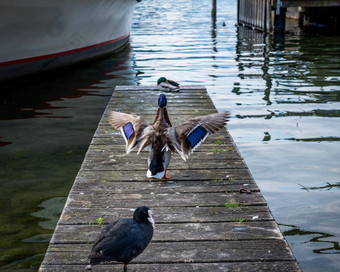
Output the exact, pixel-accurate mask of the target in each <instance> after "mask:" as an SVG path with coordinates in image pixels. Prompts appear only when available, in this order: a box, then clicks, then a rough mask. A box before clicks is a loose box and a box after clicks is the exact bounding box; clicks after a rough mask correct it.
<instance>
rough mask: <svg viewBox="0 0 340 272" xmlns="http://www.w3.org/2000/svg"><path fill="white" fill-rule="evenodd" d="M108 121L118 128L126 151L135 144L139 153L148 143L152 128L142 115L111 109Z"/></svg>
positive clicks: (131, 148)
mask: <svg viewBox="0 0 340 272" xmlns="http://www.w3.org/2000/svg"><path fill="white" fill-rule="evenodd" d="M109 122H110V124H111V126H113V127H114V128H115V129H120V131H121V133H122V136H123V138H124V140H125V142H126V153H130V152H131V151H132V150H133V149H134V148H135V147H136V146H138V147H139V150H138V153H139V152H140V151H141V150H143V149H144V148H145V147H147V146H148V145H149V144H150V141H151V137H152V135H153V132H154V128H153V127H152V126H150V125H149V124H148V123H147V122H146V121H145V120H144V118H143V117H141V116H138V115H135V114H127V113H122V112H115V111H111V112H110V113H109Z"/></svg>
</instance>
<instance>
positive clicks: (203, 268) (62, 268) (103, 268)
mask: <svg viewBox="0 0 340 272" xmlns="http://www.w3.org/2000/svg"><path fill="white" fill-rule="evenodd" d="M41 270H42V271H46V272H74V271H84V270H85V267H84V265H42V267H41ZM93 271H98V272H109V271H110V272H116V271H117V272H121V271H122V265H121V264H110V265H105V264H104V265H100V266H96V267H95V268H94V269H93ZM128 271H129V272H140V271H149V272H160V271H161V272H183V271H185V272H207V271H247V272H258V271H275V272H287V271H290V272H297V271H301V270H300V268H299V266H298V264H297V263H296V262H294V261H280V262H264V261H259V262H243V263H241V262H227V263H223V262H219V263H210V262H207V263H202V262H200V263H174V264H171V265H169V264H156V263H152V264H134V263H131V264H129V265H128Z"/></svg>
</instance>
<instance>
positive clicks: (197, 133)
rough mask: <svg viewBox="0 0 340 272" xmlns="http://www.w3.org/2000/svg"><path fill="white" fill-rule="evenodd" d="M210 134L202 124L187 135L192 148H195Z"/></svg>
mask: <svg viewBox="0 0 340 272" xmlns="http://www.w3.org/2000/svg"><path fill="white" fill-rule="evenodd" d="M208 134H209V132H208V131H206V130H205V129H204V128H203V127H201V126H198V127H196V128H195V129H194V130H192V131H191V132H190V133H189V135H188V137H187V139H188V141H189V143H190V146H191V149H194V148H195V146H196V145H198V144H200V143H201V142H202V141H203V140H204V139H205V137H206V136H208Z"/></svg>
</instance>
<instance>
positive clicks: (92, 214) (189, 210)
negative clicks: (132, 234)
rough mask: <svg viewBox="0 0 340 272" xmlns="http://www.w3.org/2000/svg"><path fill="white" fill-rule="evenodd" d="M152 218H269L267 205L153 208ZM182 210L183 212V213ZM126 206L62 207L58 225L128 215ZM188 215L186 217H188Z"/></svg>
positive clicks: (162, 221) (162, 220)
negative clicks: (107, 207)
mask: <svg viewBox="0 0 340 272" xmlns="http://www.w3.org/2000/svg"><path fill="white" fill-rule="evenodd" d="M152 210H153V212H154V219H155V221H156V222H157V224H167V223H204V222H234V221H236V220H240V219H244V221H248V222H249V221H252V220H253V218H254V217H258V219H257V220H258V221H272V220H274V219H273V216H272V215H271V213H270V211H269V209H268V207H267V206H244V207H234V208H227V207H204V206H199V207H185V209H184V208H183V207H176V206H174V207H153V208H152ZM184 211H185V212H184ZM131 214H132V211H131V210H130V208H129V207H127V208H123V207H117V208H109V209H106V208H76V207H72V208H71V207H68V206H67V207H65V209H64V211H63V213H62V215H61V217H60V220H59V224H66V225H73V224H78V225H79V224H85V225H86V224H97V223H98V222H97V218H98V217H100V218H102V219H103V222H104V223H108V222H111V221H114V220H117V219H118V218H121V217H131ZM188 214H189V215H190V216H188Z"/></svg>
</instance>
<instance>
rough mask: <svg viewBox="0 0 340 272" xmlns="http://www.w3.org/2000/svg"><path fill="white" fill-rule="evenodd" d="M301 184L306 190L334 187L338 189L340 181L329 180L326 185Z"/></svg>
mask: <svg viewBox="0 0 340 272" xmlns="http://www.w3.org/2000/svg"><path fill="white" fill-rule="evenodd" d="M299 185H300V186H301V189H303V190H306V191H307V192H309V191H310V190H331V189H333V188H335V189H338V188H340V182H337V183H334V184H331V183H329V182H327V183H326V185H321V186H305V185H302V184H299Z"/></svg>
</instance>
